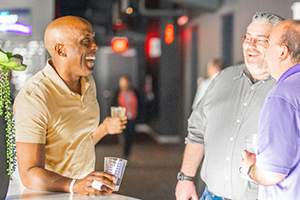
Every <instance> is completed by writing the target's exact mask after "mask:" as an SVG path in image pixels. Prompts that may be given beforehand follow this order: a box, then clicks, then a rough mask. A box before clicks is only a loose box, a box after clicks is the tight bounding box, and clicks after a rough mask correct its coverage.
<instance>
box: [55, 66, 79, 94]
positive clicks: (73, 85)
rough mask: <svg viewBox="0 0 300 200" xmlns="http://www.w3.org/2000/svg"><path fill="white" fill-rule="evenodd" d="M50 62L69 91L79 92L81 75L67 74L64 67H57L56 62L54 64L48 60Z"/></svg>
mask: <svg viewBox="0 0 300 200" xmlns="http://www.w3.org/2000/svg"><path fill="white" fill-rule="evenodd" d="M50 64H51V66H52V67H53V68H54V70H55V71H56V73H57V74H58V75H59V77H60V78H61V79H62V80H63V81H64V82H65V84H66V85H67V86H68V88H69V89H70V90H71V91H73V92H76V93H78V94H81V83H80V78H81V77H77V76H76V77H74V76H72V74H69V73H68V72H67V71H65V70H64V68H62V67H59V65H57V64H55V65H54V63H53V61H52V62H50Z"/></svg>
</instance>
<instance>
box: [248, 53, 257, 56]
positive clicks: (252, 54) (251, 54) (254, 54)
mask: <svg viewBox="0 0 300 200" xmlns="http://www.w3.org/2000/svg"><path fill="white" fill-rule="evenodd" d="M248 54H249V55H250V56H257V54H256V53H248Z"/></svg>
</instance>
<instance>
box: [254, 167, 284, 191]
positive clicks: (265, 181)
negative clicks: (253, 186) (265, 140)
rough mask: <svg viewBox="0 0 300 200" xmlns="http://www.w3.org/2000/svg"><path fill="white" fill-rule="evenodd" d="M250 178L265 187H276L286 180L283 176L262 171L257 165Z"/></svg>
mask: <svg viewBox="0 0 300 200" xmlns="http://www.w3.org/2000/svg"><path fill="white" fill-rule="evenodd" d="M250 176H251V178H252V179H253V180H254V181H255V182H257V183H258V184H260V185H264V186H271V185H276V184H277V183H279V182H280V181H282V180H283V179H284V178H285V175H283V174H278V173H274V172H269V171H266V170H262V169H259V168H258V167H257V166H256V165H253V167H252V171H251V173H250Z"/></svg>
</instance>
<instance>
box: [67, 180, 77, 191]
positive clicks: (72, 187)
mask: <svg viewBox="0 0 300 200" xmlns="http://www.w3.org/2000/svg"><path fill="white" fill-rule="evenodd" d="M76 181H77V179H76V178H74V179H73V180H72V181H71V183H70V186H69V192H70V193H71V194H74V193H75V192H74V185H75V182H76Z"/></svg>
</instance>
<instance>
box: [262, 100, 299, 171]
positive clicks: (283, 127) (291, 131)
mask: <svg viewBox="0 0 300 200" xmlns="http://www.w3.org/2000/svg"><path fill="white" fill-rule="evenodd" d="M299 123H300V119H299V114H298V112H297V109H295V107H294V106H293V105H292V104H291V103H290V102H288V101H286V100H285V99H283V98H281V97H276V96H272V97H270V98H268V99H267V100H266V102H265V105H264V107H263V109H262V112H261V115H260V120H259V127H258V135H257V147H258V151H257V160H256V165H257V167H258V168H260V169H263V170H267V171H270V172H275V173H279V174H283V175H287V174H288V173H289V171H290V169H291V166H292V165H293V158H294V156H295V155H296V151H297V140H298V138H297V135H298V134H299V130H298V127H299V126H298V125H299Z"/></svg>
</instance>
